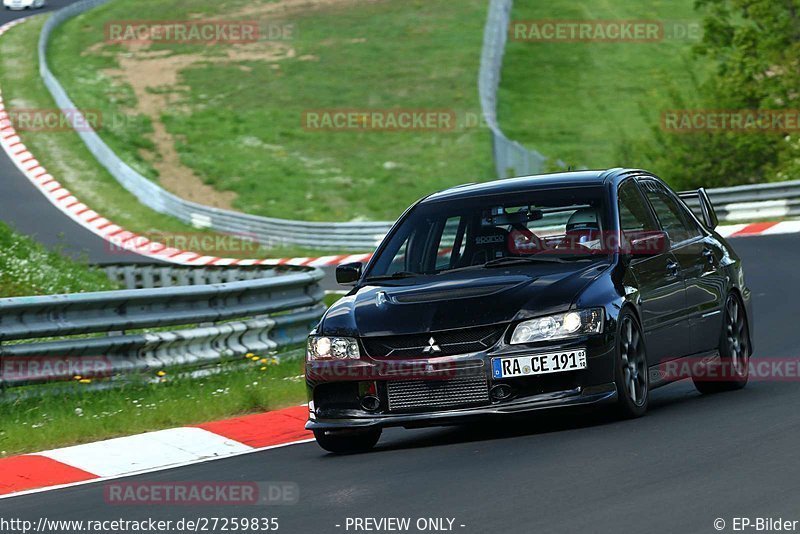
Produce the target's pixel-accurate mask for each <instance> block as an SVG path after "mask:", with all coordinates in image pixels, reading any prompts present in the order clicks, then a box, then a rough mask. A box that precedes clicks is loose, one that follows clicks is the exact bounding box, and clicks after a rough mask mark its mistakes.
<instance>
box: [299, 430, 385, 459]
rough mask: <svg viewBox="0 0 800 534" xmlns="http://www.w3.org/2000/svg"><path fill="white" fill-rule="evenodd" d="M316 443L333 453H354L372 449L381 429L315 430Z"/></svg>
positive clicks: (379, 437)
mask: <svg viewBox="0 0 800 534" xmlns="http://www.w3.org/2000/svg"><path fill="white" fill-rule="evenodd" d="M314 438H315V439H316V440H317V445H319V446H320V447H322V448H323V449H325V450H326V451H328V452H332V453H334V454H356V453H359V452H367V451H369V450H370V449H372V448H373V447H374V446H375V444H376V443H378V440H379V439H381V429H380V428H376V429H369V430H334V431H331V430H315V431H314Z"/></svg>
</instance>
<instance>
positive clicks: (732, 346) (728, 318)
mask: <svg viewBox="0 0 800 534" xmlns="http://www.w3.org/2000/svg"><path fill="white" fill-rule="evenodd" d="M751 352H752V350H751V348H750V327H749V325H748V324H747V315H746V314H745V311H744V306H743V305H742V301H741V300H740V299H739V297H738V296H737V295H736V294H733V293H732V294H730V295H728V298H727V299H726V300H725V310H724V317H723V318H722V332H721V333H720V336H719V357H720V363H719V365H718V366H717V368H716V369H713V371H714V372H710V371H709V372H708V375H709V376H708V377H704V376H693V377H692V381H693V382H694V387H696V388H697V391H699V392H700V393H718V392H720V391H732V390H735V389H742V388H743V387H745V386H746V385H747V381H748V379H749V378H750V355H751Z"/></svg>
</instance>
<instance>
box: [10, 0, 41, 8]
mask: <svg viewBox="0 0 800 534" xmlns="http://www.w3.org/2000/svg"><path fill="white" fill-rule="evenodd" d="M46 5H47V0H3V6H4V7H5V8H6V9H39V8H42V7H44V6H46Z"/></svg>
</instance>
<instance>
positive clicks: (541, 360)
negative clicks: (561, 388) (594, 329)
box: [492, 349, 586, 378]
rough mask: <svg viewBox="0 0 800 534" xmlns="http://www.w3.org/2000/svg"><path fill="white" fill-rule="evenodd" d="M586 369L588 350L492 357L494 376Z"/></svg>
mask: <svg viewBox="0 0 800 534" xmlns="http://www.w3.org/2000/svg"><path fill="white" fill-rule="evenodd" d="M576 369H586V350H585V349H578V350H573V351H568V352H553V353H549V354H534V355H532V356H516V357H514V358H494V359H492V377H493V378H516V377H519V376H535V375H546V374H550V373H561V372H564V371H574V370H576Z"/></svg>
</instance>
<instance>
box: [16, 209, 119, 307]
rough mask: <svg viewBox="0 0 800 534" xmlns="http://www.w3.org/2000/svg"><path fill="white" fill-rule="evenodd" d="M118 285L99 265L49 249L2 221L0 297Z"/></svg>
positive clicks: (105, 287) (101, 288) (97, 289)
mask: <svg viewBox="0 0 800 534" xmlns="http://www.w3.org/2000/svg"><path fill="white" fill-rule="evenodd" d="M109 289H118V288H117V287H116V286H115V285H114V284H113V283H112V282H111V281H110V280H109V279H108V278H106V275H105V273H103V272H102V271H100V270H99V269H95V268H92V267H88V266H87V265H85V264H83V263H80V262H75V261H72V260H69V259H67V258H64V257H63V256H61V255H59V254H58V253H57V252H52V251H48V250H47V249H45V248H44V247H43V246H42V245H40V244H38V243H36V242H35V241H34V240H32V239H31V238H29V237H25V236H22V235H19V234H17V233H14V232H13V231H12V230H11V229H10V228H9V227H8V226H6V225H5V224H3V223H0V298H3V297H21V296H30V295H52V294H58V293H79V292H87V291H105V290H109Z"/></svg>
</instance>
